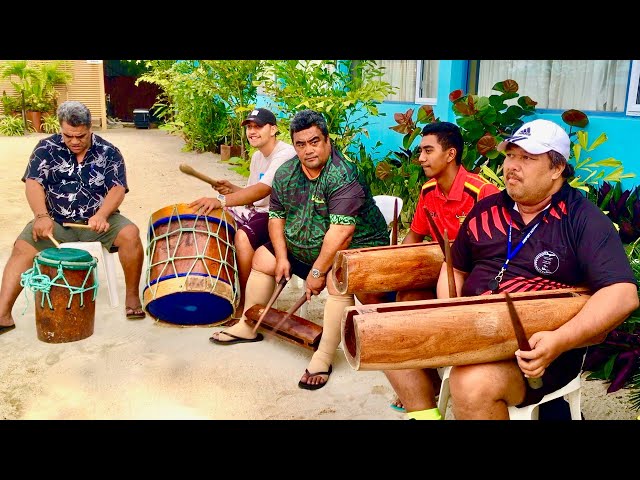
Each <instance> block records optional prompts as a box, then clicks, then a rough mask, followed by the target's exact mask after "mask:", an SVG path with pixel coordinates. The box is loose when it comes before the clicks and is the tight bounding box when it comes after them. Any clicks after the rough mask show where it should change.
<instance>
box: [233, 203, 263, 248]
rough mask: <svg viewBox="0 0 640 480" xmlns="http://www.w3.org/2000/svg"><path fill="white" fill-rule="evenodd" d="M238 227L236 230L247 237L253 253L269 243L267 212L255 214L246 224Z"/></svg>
mask: <svg viewBox="0 0 640 480" xmlns="http://www.w3.org/2000/svg"><path fill="white" fill-rule="evenodd" d="M238 225H239V226H238V230H243V231H244V233H246V234H247V237H249V242H250V243H251V246H252V247H253V250H254V251H255V250H257V249H258V247H261V246H262V245H264V244H265V243H267V242H268V241H269V213H268V212H256V213H254V214H253V215H252V216H251V218H250V219H249V220H248V221H247V222H246V223H242V224H241V223H238Z"/></svg>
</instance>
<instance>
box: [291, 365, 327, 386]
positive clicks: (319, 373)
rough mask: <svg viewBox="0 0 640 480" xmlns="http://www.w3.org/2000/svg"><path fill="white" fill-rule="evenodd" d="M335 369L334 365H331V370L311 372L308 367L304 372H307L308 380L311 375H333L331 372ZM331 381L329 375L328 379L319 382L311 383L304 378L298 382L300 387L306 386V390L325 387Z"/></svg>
mask: <svg viewBox="0 0 640 480" xmlns="http://www.w3.org/2000/svg"><path fill="white" fill-rule="evenodd" d="M332 371H333V365H329V371H328V372H316V373H311V372H310V371H309V370H307V369H306V368H305V369H304V373H306V374H307V380H308V379H309V377H315V376H316V375H331V372H332ZM328 382H329V378H328V377H327V379H326V380H325V381H324V382H322V383H317V384H315V385H314V384H309V383H305V382H303V381H302V380H300V381H299V382H298V387H300V388H304V389H305V390H318V389H319V388H322V387H324V386H325V385H326V384H327V383H328Z"/></svg>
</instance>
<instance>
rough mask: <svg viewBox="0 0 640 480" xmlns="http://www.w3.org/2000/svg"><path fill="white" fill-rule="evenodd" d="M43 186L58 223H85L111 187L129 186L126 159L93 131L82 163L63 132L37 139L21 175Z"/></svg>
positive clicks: (24, 180)
mask: <svg viewBox="0 0 640 480" xmlns="http://www.w3.org/2000/svg"><path fill="white" fill-rule="evenodd" d="M28 178H31V179H33V180H36V181H37V182H38V183H40V185H42V186H43V187H44V192H45V200H46V204H47V210H48V211H49V213H50V214H51V215H52V216H53V219H54V220H55V221H56V222H58V223H62V222H75V223H86V222H87V220H89V218H91V217H92V216H93V215H95V213H96V211H97V210H98V209H99V208H100V206H101V205H102V203H103V202H104V198H105V197H106V195H107V193H108V192H109V189H111V188H112V187H115V186H117V185H119V186H122V187H124V188H125V193H126V192H128V191H129V188H128V187H127V174H126V170H125V165H124V158H123V157H122V154H121V153H120V150H119V149H118V148H117V147H115V146H114V145H113V144H111V143H110V142H108V141H106V140H104V139H103V138H101V137H99V136H98V135H96V134H95V133H92V134H91V146H90V147H89V149H88V150H87V153H86V154H85V156H84V160H83V161H82V163H78V161H77V159H76V155H75V153H73V152H72V151H71V150H69V149H68V148H67V146H66V145H65V143H64V140H63V139H62V135H61V134H59V133H58V134H55V135H52V136H51V137H47V138H44V139H42V140H40V141H39V142H38V144H37V145H36V147H35V148H34V150H33V152H32V153H31V157H29V164H28V165H27V168H26V171H25V173H24V175H23V177H22V181H23V182H26V180H27V179H28Z"/></svg>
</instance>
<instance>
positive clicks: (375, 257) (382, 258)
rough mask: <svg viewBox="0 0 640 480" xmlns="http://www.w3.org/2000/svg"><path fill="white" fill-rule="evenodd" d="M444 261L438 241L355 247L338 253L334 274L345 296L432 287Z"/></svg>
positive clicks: (334, 264) (339, 289)
mask: <svg viewBox="0 0 640 480" xmlns="http://www.w3.org/2000/svg"><path fill="white" fill-rule="evenodd" d="M442 262H444V254H443V253H442V249H441V248H440V245H439V244H438V242H424V243H410V244H406V245H387V246H384V247H365V248H354V249H351V250H340V251H338V252H337V253H336V256H335V259H334V262H333V268H332V269H331V275H333V280H334V282H335V285H336V288H337V290H338V292H340V294H342V295H345V294H353V293H374V292H394V291H398V290H410V289H429V288H435V287H436V285H437V283H438V276H439V275H440V268H441V267H442Z"/></svg>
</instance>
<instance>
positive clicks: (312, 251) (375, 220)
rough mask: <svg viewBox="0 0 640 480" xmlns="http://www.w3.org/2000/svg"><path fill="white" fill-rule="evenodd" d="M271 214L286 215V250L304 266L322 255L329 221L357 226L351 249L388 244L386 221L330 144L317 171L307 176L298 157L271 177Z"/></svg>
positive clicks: (353, 171) (350, 165)
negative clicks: (329, 156)
mask: <svg viewBox="0 0 640 480" xmlns="http://www.w3.org/2000/svg"><path fill="white" fill-rule="evenodd" d="M272 188H273V190H272V192H271V201H270V204H269V218H282V219H285V227H284V236H285V239H286V242H287V249H288V250H289V252H290V253H291V254H293V256H294V257H296V258H297V259H298V260H300V261H302V262H305V263H307V264H310V265H311V264H313V262H314V261H315V260H316V258H318V255H320V249H321V248H322V241H323V240H324V235H325V233H326V232H327V230H329V226H330V225H331V224H334V225H355V226H356V230H355V232H354V234H353V239H352V240H351V244H350V245H349V248H363V247H374V246H382V245H388V244H389V233H388V231H387V223H386V221H385V219H384V217H383V216H382V213H380V210H379V209H378V207H377V206H376V203H375V201H374V200H373V196H372V195H371V190H369V186H368V185H367V184H366V182H365V181H364V180H363V179H362V178H361V177H360V175H359V170H358V168H357V166H356V164H355V163H353V162H350V161H348V160H346V159H344V158H343V157H342V156H341V155H340V154H339V153H338V152H337V150H336V149H335V148H334V147H331V158H329V160H328V161H327V163H326V165H325V166H324V168H323V169H322V171H321V173H320V175H319V176H318V177H317V178H315V179H313V180H309V179H308V178H307V176H306V175H305V174H304V172H303V171H302V166H301V163H300V160H299V159H298V157H297V156H296V157H293V158H292V159H291V160H287V161H286V162H285V163H283V164H282V165H281V166H280V168H278V170H277V171H276V174H275V177H274V179H273V185H272Z"/></svg>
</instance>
